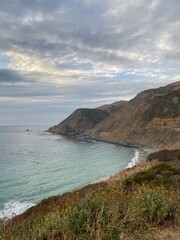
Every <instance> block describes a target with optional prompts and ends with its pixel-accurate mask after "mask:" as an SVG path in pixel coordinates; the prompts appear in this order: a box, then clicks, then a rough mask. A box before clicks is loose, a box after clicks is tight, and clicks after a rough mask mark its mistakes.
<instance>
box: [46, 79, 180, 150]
mask: <svg viewBox="0 0 180 240" xmlns="http://www.w3.org/2000/svg"><path fill="white" fill-rule="evenodd" d="M179 100H180V81H178V82H175V83H172V84H169V85H167V86H165V87H160V88H156V89H149V90H145V91H142V92H140V93H138V94H137V95H136V96H135V97H134V98H133V99H131V100H130V101H128V102H124V101H119V102H115V103H112V104H110V105H104V106H101V107H99V108H96V109H88V110H87V111H88V114H89V115H90V116H91V118H92V115H93V119H96V121H94V122H93V121H92V119H91V118H90V117H89V116H87V114H81V116H77V114H75V113H76V111H81V112H82V109H80V110H76V111H75V112H74V113H73V114H71V115H70V116H69V117H68V118H67V119H65V120H64V121H63V122H61V123H60V124H58V125H57V126H55V127H52V128H50V129H49V131H50V132H56V133H60V134H74V133H76V134H77V133H78V134H79V133H85V134H86V135H88V136H89V137H91V138H94V139H97V140H101V141H110V142H114V143H119V144H125V145H145V146H150V147H156V148H161V149H162V148H168V149H175V148H180V105H179ZM114 106H116V107H115V108H114V110H112V109H113V107H114ZM110 109H111V111H110ZM82 115H83V117H84V118H85V119H86V122H85V124H84V125H83V128H80V125H79V124H78V121H79V120H80V119H81V118H82ZM69 118H70V120H71V121H69ZM72 123H73V124H72Z"/></svg>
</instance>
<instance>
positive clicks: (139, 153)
mask: <svg viewBox="0 0 180 240" xmlns="http://www.w3.org/2000/svg"><path fill="white" fill-rule="evenodd" d="M67 137H72V136H67ZM73 137H75V138H77V139H78V138H81V139H84V140H87V138H84V136H77V135H76V136H73ZM89 140H93V141H99V140H96V139H92V138H89ZM99 142H105V143H108V144H113V145H118V146H123V147H128V148H133V149H135V154H134V157H133V158H132V159H130V161H129V163H128V164H127V166H126V167H124V168H123V169H120V170H117V172H116V173H115V174H113V175H109V176H107V177H103V176H102V177H99V179H97V180H96V181H94V182H90V183H89V184H86V185H82V186H80V187H79V188H74V189H72V190H70V191H68V192H65V193H64V194H68V193H70V192H75V191H79V190H80V189H82V188H86V187H88V186H89V185H94V184H101V183H108V181H109V180H110V179H113V178H114V177H115V176H117V175H119V174H121V173H122V172H124V171H127V170H128V172H130V171H129V169H131V168H134V166H135V165H137V164H138V165H139V164H141V162H142V161H144V160H145V159H146V157H147V155H148V154H147V152H146V151H144V149H143V148H142V146H139V148H135V147H132V146H127V145H126V146H124V145H121V144H117V143H112V142H108V141H99ZM64 194H59V195H55V196H50V197H48V198H53V197H60V196H62V195H64ZM48 198H47V199H48ZM43 200H44V199H42V200H41V201H43ZM18 204H20V202H19V203H18ZM22 204H23V203H22ZM39 204H40V203H37V204H35V205H33V204H29V206H28V204H27V206H28V207H27V208H26V207H25V206H24V207H23V208H20V207H19V205H18V208H19V209H18V210H17V211H12V215H11V214H10V213H9V209H8V210H7V209H6V211H8V216H5V217H4V218H0V220H1V221H8V220H11V219H13V218H14V217H17V216H19V215H21V214H24V213H25V212H26V211H28V210H29V209H30V208H31V207H36V206H38V205H39ZM2 213H3V210H2Z"/></svg>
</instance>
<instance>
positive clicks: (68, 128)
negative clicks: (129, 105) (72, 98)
mask: <svg viewBox="0 0 180 240" xmlns="http://www.w3.org/2000/svg"><path fill="white" fill-rule="evenodd" d="M125 104H126V102H125V101H119V102H115V103H113V104H109V105H103V106H101V107H99V108H95V109H88V108H81V109H77V110H75V111H74V112H73V113H72V114H71V115H70V116H69V117H67V118H66V119H65V120H64V121H62V122H61V123H59V124H58V125H56V126H54V127H51V128H49V130H48V131H49V132H53V133H60V134H79V133H84V132H85V131H86V130H89V129H92V128H93V127H95V126H96V125H97V124H98V123H100V122H101V121H102V120H104V119H105V118H107V117H108V116H110V115H111V114H112V113H114V112H116V111H118V110H119V109H121V107H122V106H124V105H125Z"/></svg>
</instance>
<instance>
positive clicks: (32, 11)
mask: <svg viewBox="0 0 180 240" xmlns="http://www.w3.org/2000/svg"><path fill="white" fill-rule="evenodd" d="M179 13H180V1H179V0H128V1H127V0H11V1H7V0H0V125H32V124H38V125H39V124H40V125H49V126H51V125H54V124H57V123H59V122H60V121H61V120H63V119H64V118H65V117H67V116H68V115H69V114H70V113H71V112H73V111H74V110H75V109H76V108H80V107H81V108H82V107H90V108H94V107H98V106H100V105H103V104H107V103H112V102H115V101H119V100H129V99H131V98H133V97H134V96H135V95H136V94H137V93H138V92H140V91H142V90H145V89H149V88H156V87H159V86H165V85H167V84H169V83H171V82H175V81H179V80H180V15H179Z"/></svg>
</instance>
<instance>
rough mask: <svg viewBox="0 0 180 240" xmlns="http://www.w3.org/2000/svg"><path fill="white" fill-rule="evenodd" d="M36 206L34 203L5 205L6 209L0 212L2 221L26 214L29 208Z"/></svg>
mask: <svg viewBox="0 0 180 240" xmlns="http://www.w3.org/2000/svg"><path fill="white" fill-rule="evenodd" d="M32 206H34V204H33V203H29V202H19V201H10V202H7V203H5V204H4V208H3V209H2V210H0V219H10V218H12V217H14V216H16V215H19V214H21V213H23V212H25V211H26V210H27V209H28V208H30V207H32Z"/></svg>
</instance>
